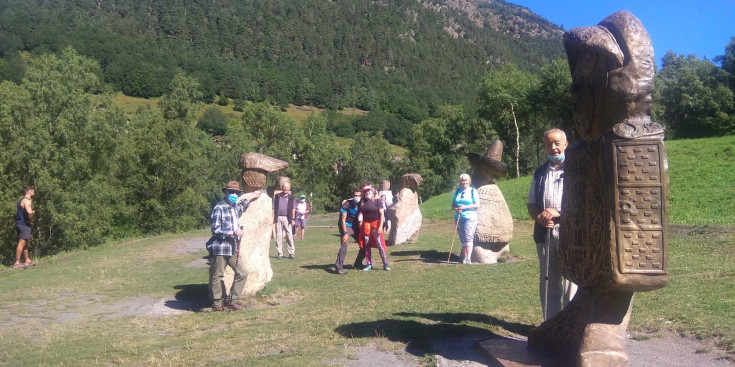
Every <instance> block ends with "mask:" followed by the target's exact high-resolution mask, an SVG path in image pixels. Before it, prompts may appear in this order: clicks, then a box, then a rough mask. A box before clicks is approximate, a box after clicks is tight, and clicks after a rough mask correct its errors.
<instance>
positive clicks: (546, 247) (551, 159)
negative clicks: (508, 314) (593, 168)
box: [526, 129, 577, 320]
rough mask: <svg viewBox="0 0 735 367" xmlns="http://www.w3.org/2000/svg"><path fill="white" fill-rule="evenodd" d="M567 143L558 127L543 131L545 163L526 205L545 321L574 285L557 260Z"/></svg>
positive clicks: (568, 297)
mask: <svg viewBox="0 0 735 367" xmlns="http://www.w3.org/2000/svg"><path fill="white" fill-rule="evenodd" d="M568 145H569V142H568V141H567V135H566V133H564V131H563V130H561V129H551V130H548V131H546V132H545V133H544V150H545V151H546V157H547V160H546V163H544V164H543V165H541V166H540V167H539V168H537V169H536V171H535V172H534V174H533V178H532V179H531V188H530V191H529V192H528V201H527V203H526V207H527V209H528V214H529V215H530V216H531V218H533V219H534V221H535V222H536V223H534V227H533V239H534V242H536V252H537V254H538V258H539V262H540V274H539V298H540V300H541V308H542V309H543V310H544V315H543V316H544V320H548V319H550V318H552V317H554V315H556V314H557V313H559V311H561V309H562V298H563V305H564V306H566V305H567V304H568V303H569V302H570V301H571V300H572V297H574V293H575V292H576V291H577V286H576V285H575V284H574V283H572V282H570V281H567V280H565V279H563V278H562V275H561V272H560V269H559V266H558V260H557V247H558V246H559V218H560V217H561V201H562V192H563V191H564V151H565V150H566V148H567V146H568Z"/></svg>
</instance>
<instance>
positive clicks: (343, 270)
mask: <svg viewBox="0 0 735 367" xmlns="http://www.w3.org/2000/svg"><path fill="white" fill-rule="evenodd" d="M337 274H347V270H345V269H337Z"/></svg>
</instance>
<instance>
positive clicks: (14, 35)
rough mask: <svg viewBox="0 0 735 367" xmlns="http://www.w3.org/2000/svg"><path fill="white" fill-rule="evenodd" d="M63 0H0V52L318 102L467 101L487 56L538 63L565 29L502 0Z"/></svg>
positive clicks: (142, 87) (156, 90)
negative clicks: (452, 0)
mask: <svg viewBox="0 0 735 367" xmlns="http://www.w3.org/2000/svg"><path fill="white" fill-rule="evenodd" d="M457 3H460V4H464V5H465V6H464V7H460V6H454V7H450V6H448V5H446V4H444V2H443V1H415V0H404V1H364V0H363V1H326V0H300V1H289V0H267V1H252V0H251V1H234V0H219V1H205V0H200V1H183V0H158V1H139V0H99V1H92V0H64V1H23V0H16V1H12V0H11V1H4V2H3V4H0V57H2V58H3V59H4V60H5V61H6V62H8V63H9V64H10V65H14V67H12V68H9V69H7V70H6V71H5V73H4V78H6V79H11V80H16V81H18V80H19V78H20V77H21V76H22V73H21V72H20V71H21V70H19V68H20V65H18V64H20V63H21V62H22V60H23V59H22V57H21V58H20V59H17V58H18V57H19V55H18V51H26V52H29V53H31V54H33V55H38V54H43V53H46V52H56V51H58V50H61V49H63V48H64V47H66V46H72V47H73V48H74V49H76V50H77V52H79V53H80V54H81V55H84V56H86V57H89V58H92V59H94V60H96V61H97V62H98V63H99V64H100V67H101V72H102V75H101V76H102V77H103V79H104V81H105V82H106V83H108V84H110V85H112V86H113V87H115V88H117V89H118V90H121V91H122V92H123V93H125V94H127V95H130V96H137V97H146V98H148V97H157V96H160V95H162V94H163V93H164V91H165V89H166V88H167V86H168V85H169V82H170V81H171V79H172V78H173V75H174V74H175V72H176V70H177V69H181V70H184V71H185V72H187V73H188V74H190V75H192V76H194V77H195V78H197V80H198V81H199V83H200V85H201V88H202V91H203V93H204V99H205V101H209V102H211V101H213V100H214V98H215V96H220V95H223V96H226V97H229V98H232V99H243V100H249V101H256V102H261V101H269V102H272V103H277V104H279V105H282V106H286V105H288V104H289V103H293V104H296V105H304V104H310V105H314V106H317V107H322V108H326V107H329V108H332V109H337V108H341V107H358V108H361V109H365V110H372V109H374V108H376V107H378V106H380V107H382V108H383V109H395V108H397V106H398V105H412V106H417V107H419V108H421V109H425V110H426V109H429V108H433V107H436V106H438V105H440V104H444V103H447V102H450V103H472V101H474V97H475V96H474V88H475V87H476V81H477V80H478V79H479V78H480V77H481V75H482V73H483V72H484V71H486V70H488V68H489V67H491V66H493V65H499V64H502V63H507V62H512V63H514V64H516V65H518V66H519V67H520V68H521V69H523V70H528V71H538V70H540V68H541V67H542V66H543V65H544V64H545V63H547V62H548V61H550V60H552V59H554V58H557V57H560V56H561V55H562V52H563V50H562V46H561V33H562V32H561V30H560V29H559V28H558V27H556V26H554V25H552V24H550V23H548V22H545V21H543V20H542V19H541V18H539V17H537V16H535V17H534V16H533V14H532V13H530V12H528V11H524V9H523V8H521V7H518V6H515V5H512V4H507V3H504V2H502V1H484V2H478V3H479V6H474V5H472V3H473V2H469V1H465V2H461V1H460V2H457Z"/></svg>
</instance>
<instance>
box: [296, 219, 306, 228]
mask: <svg viewBox="0 0 735 367" xmlns="http://www.w3.org/2000/svg"><path fill="white" fill-rule="evenodd" d="M294 222H295V226H296V227H301V228H306V218H296V219H294ZM296 227H294V228H296Z"/></svg>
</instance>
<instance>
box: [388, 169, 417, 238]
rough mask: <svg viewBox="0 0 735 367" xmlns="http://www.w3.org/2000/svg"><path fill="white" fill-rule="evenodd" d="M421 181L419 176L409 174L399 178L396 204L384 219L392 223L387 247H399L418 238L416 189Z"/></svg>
mask: <svg viewBox="0 0 735 367" xmlns="http://www.w3.org/2000/svg"><path fill="white" fill-rule="evenodd" d="M421 181H423V178H421V176H420V175H418V174H416V173H409V174H406V175H403V176H402V177H401V191H399V192H398V202H396V203H395V204H394V205H393V206H392V207H391V208H390V209H388V213H387V214H386V217H387V219H388V220H390V221H391V222H392V224H391V229H390V236H389V237H388V240H387V241H386V243H387V244H388V245H400V244H402V243H404V242H406V241H408V240H410V239H415V238H416V237H418V234H419V229H421V220H422V219H423V218H422V216H421V210H420V209H419V196H418V194H417V193H416V189H417V188H418V187H419V185H420V184H421Z"/></svg>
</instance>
